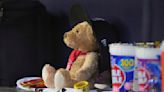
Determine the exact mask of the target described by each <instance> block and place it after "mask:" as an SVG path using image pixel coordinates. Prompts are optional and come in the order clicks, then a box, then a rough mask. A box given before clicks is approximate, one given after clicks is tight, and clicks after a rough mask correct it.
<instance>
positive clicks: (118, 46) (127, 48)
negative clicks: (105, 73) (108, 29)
mask: <svg viewBox="0 0 164 92" xmlns="http://www.w3.org/2000/svg"><path fill="white" fill-rule="evenodd" d="M109 52H110V54H111V55H119V56H134V55H135V46H133V45H132V44H128V43H113V44H109Z"/></svg>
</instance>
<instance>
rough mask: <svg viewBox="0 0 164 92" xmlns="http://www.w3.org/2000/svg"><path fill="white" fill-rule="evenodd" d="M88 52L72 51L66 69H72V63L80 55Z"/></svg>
mask: <svg viewBox="0 0 164 92" xmlns="http://www.w3.org/2000/svg"><path fill="white" fill-rule="evenodd" d="M86 54H87V53H86V52H82V51H79V50H73V51H72V52H71V54H70V56H69V59H68V63H67V67H66V70H70V69H71V67H72V64H73V63H74V62H75V60H76V59H77V57H78V56H80V55H86Z"/></svg>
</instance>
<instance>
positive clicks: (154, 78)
mask: <svg viewBox="0 0 164 92" xmlns="http://www.w3.org/2000/svg"><path fill="white" fill-rule="evenodd" d="M137 67H138V68H137V75H138V81H137V84H138V87H139V91H141V92H143V91H148V92H151V91H152V90H155V92H161V65H160V60H159V59H137Z"/></svg>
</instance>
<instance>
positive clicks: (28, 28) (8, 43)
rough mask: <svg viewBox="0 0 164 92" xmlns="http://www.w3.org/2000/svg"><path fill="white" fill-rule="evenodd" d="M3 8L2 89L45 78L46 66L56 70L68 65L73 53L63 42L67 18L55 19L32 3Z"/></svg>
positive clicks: (11, 1) (14, 0) (19, 1)
mask: <svg viewBox="0 0 164 92" xmlns="http://www.w3.org/2000/svg"><path fill="white" fill-rule="evenodd" d="M2 6H3V17H2V20H1V21H0V86H15V83H16V80H17V79H20V78H22V77H27V76H41V69H42V67H43V65H44V64H45V63H49V64H52V65H53V66H55V67H56V68H59V67H64V66H65V65H66V61H64V60H65V59H66V57H67V56H66V55H68V53H67V52H68V51H69V50H68V51H67V50H65V49H66V46H65V45H64V43H63V41H62V38H63V36H62V35H63V33H64V32H65V31H66V28H67V27H68V23H67V19H66V18H67V17H66V16H64V15H59V16H60V17H59V16H55V17H54V16H52V15H50V14H49V13H47V11H46V10H45V7H43V6H42V5H41V4H40V3H39V2H38V1H32V0H26V1H24V0H6V1H5V2H3V3H2ZM59 44H60V45H59ZM59 48H61V49H59Z"/></svg>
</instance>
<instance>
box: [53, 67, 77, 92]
mask: <svg viewBox="0 0 164 92" xmlns="http://www.w3.org/2000/svg"><path fill="white" fill-rule="evenodd" d="M76 82H77V81H75V80H73V79H71V76H70V73H69V71H67V70H65V69H62V68H61V69H59V70H58V71H57V72H56V74H55V78H54V84H55V88H58V89H61V88H65V87H73V85H74V84H75V83H76Z"/></svg>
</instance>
